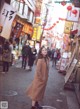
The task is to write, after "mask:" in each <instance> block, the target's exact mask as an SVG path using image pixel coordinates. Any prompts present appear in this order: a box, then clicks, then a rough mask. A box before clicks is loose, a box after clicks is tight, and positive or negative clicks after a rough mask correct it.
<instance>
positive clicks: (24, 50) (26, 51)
mask: <svg viewBox="0 0 80 109" xmlns="http://www.w3.org/2000/svg"><path fill="white" fill-rule="evenodd" d="M30 53H31V48H30V46H29V43H26V42H25V43H24V45H23V47H22V68H24V69H25V68H26V64H27V62H28V57H29V55H30Z"/></svg>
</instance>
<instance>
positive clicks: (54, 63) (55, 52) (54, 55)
mask: <svg viewBox="0 0 80 109" xmlns="http://www.w3.org/2000/svg"><path fill="white" fill-rule="evenodd" d="M56 63H57V49H55V51H54V54H53V60H52V66H53V65H55V66H56Z"/></svg>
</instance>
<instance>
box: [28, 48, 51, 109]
mask: <svg viewBox="0 0 80 109" xmlns="http://www.w3.org/2000/svg"><path fill="white" fill-rule="evenodd" d="M36 64H37V66H36V72H35V76H34V80H33V82H32V84H31V85H30V86H29V87H28V89H27V91H26V93H27V95H28V96H29V97H30V98H31V100H32V107H31V109H42V107H41V106H40V105H39V101H42V100H43V97H44V93H45V88H46V85H47V81H48V73H49V58H48V55H47V49H46V48H45V47H44V46H43V47H41V49H40V51H39V54H38V58H37V62H36ZM36 83H37V84H36Z"/></svg>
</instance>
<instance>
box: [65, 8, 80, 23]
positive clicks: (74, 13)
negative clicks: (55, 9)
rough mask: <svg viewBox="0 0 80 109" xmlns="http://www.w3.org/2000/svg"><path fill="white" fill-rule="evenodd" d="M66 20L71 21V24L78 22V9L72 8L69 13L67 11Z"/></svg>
mask: <svg viewBox="0 0 80 109" xmlns="http://www.w3.org/2000/svg"><path fill="white" fill-rule="evenodd" d="M67 20H69V21H72V22H78V21H79V8H75V7H73V8H72V10H71V11H68V13H67Z"/></svg>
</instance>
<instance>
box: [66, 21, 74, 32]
mask: <svg viewBox="0 0 80 109" xmlns="http://www.w3.org/2000/svg"><path fill="white" fill-rule="evenodd" d="M72 26H73V22H70V21H66V22H65V27H64V33H65V34H70V32H71V29H72Z"/></svg>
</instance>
